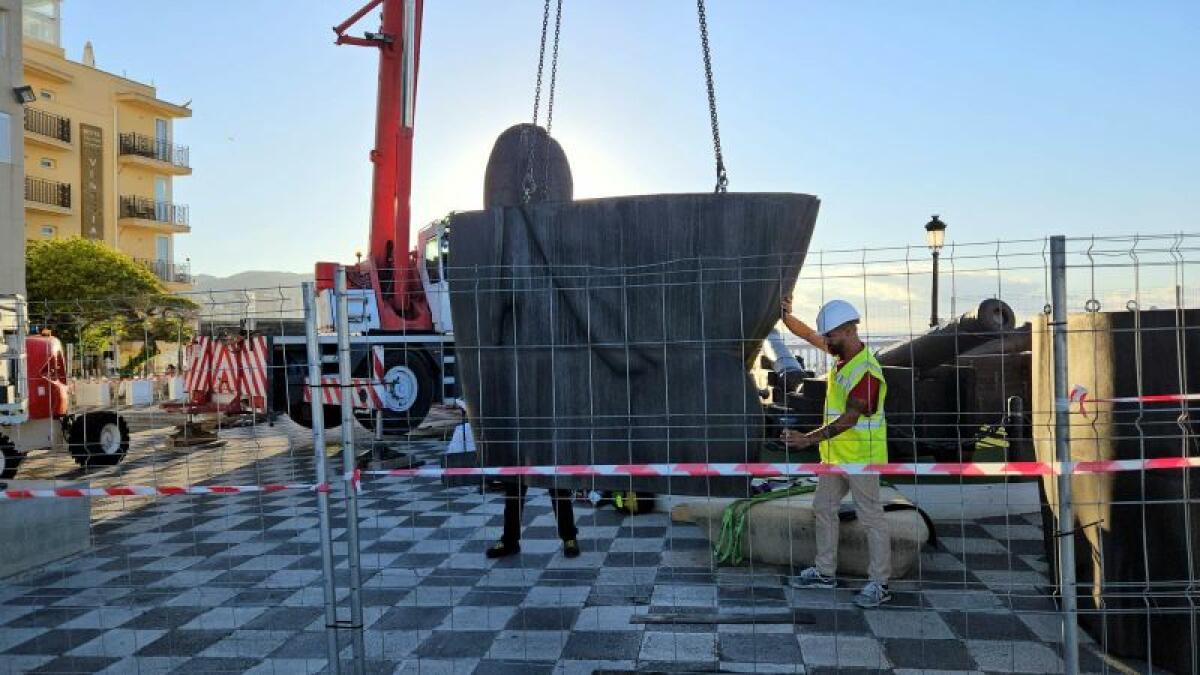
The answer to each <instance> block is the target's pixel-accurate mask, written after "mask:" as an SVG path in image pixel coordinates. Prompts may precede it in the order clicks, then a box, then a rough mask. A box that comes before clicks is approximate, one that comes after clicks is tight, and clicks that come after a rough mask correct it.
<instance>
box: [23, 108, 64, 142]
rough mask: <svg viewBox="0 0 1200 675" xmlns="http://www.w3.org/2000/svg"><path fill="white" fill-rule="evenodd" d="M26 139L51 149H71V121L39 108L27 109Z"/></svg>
mask: <svg viewBox="0 0 1200 675" xmlns="http://www.w3.org/2000/svg"><path fill="white" fill-rule="evenodd" d="M25 139H26V140H27V141H29V142H30V143H35V144H37V145H44V146H48V147H51V148H59V149H62V150H69V149H70V148H71V120H70V119H69V118H66V117H63V116H61V115H55V114H54V113H48V112H46V111H45V110H38V109H37V108H30V107H26V108H25Z"/></svg>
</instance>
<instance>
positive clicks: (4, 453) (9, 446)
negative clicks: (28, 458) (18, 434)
mask: <svg viewBox="0 0 1200 675" xmlns="http://www.w3.org/2000/svg"><path fill="white" fill-rule="evenodd" d="M23 459H25V455H22V454H21V453H20V452H18V451H17V445H16V443H13V442H12V441H11V440H10V439H9V438H8V436H5V435H4V434H0V480H9V479H11V478H16V477H17V467H19V466H20V465H21V460H23Z"/></svg>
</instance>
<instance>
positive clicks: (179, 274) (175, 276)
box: [135, 258, 192, 285]
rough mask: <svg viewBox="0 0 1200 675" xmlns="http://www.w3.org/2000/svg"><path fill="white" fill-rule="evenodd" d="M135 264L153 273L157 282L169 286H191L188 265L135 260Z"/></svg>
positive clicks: (165, 261)
mask: <svg viewBox="0 0 1200 675" xmlns="http://www.w3.org/2000/svg"><path fill="white" fill-rule="evenodd" d="M135 260H137V262H138V263H139V264H141V265H143V266H144V267H145V268H146V269H148V270H150V271H151V272H153V273H154V276H156V277H158V278H159V280H161V281H165V282H167V283H169V284H189V285H190V284H191V283H192V266H191V264H189V263H184V264H177V263H173V262H170V261H167V260H149V259H147V258H135Z"/></svg>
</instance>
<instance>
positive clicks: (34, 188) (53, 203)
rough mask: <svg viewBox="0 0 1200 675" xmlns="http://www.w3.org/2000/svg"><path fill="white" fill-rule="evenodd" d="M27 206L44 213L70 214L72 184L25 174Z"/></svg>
mask: <svg viewBox="0 0 1200 675" xmlns="http://www.w3.org/2000/svg"><path fill="white" fill-rule="evenodd" d="M25 208H27V209H29V210H31V211H40V212H42V213H56V214H59V215H68V214H70V213H71V186H70V184H68V183H59V182H58V181H54V180H46V179H45V178H34V177H32V176H25Z"/></svg>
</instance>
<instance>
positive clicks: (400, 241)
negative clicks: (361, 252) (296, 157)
mask: <svg viewBox="0 0 1200 675" xmlns="http://www.w3.org/2000/svg"><path fill="white" fill-rule="evenodd" d="M380 6H382V8H383V16H382V22H381V26H380V30H379V32H378V33H370V32H368V33H366V34H365V35H364V36H363V37H354V36H350V35H346V34H345V33H346V31H347V30H348V29H349V28H350V27H351V26H352V25H354V24H355V23H357V22H358V21H359V20H360V19H362V18H363V17H364V16H366V15H367V14H368V13H369V12H371V11H372V10H374V9H375V8H377V7H380ZM423 7H424V2H423V0H371V1H370V2H368V3H367V4H366V5H364V6H363V7H362V9H360V10H358V11H357V12H355V13H354V14H353V15H351V16H350V18H348V19H346V21H344V22H342V23H341V24H339V25H338V26H335V27H334V29H333V30H334V32H335V33H336V34H337V44H340V45H341V44H347V45H355V46H360V47H375V48H377V49H378V50H379V91H378V100H377V102H376V118H375V148H374V149H373V150H372V151H371V162H372V164H374V174H373V179H372V191H371V241H370V249H369V255H368V257H367V259H366V260H365V261H363V262H361V263H359V264H358V265H357V266H356V268H355V269H354V271H355V272H357V273H356V274H351V275H349V276H350V277H351V283H352V285H353V286H355V287H357V288H371V289H373V290H374V291H375V296H376V300H377V303H378V307H379V321H380V327H381V328H382V329H383V330H385V331H424V330H432V328H433V323H432V318H431V315H430V311H429V304H428V300H427V299H426V298H425V294H424V291H423V289H422V287H421V283H420V277H419V276H418V274H417V270H416V265H415V262H416V257H415V255H414V254H413V253H412V252H411V251H409V228H410V226H411V220H412V211H411V205H410V199H411V195H412V152H413V127H414V119H415V114H416V96H417V70H418V65H419V63H420V53H421V14H422V10H423ZM334 266H335V263H317V275H316V276H317V285H318V288H322V287H332V284H333V269H334Z"/></svg>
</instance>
